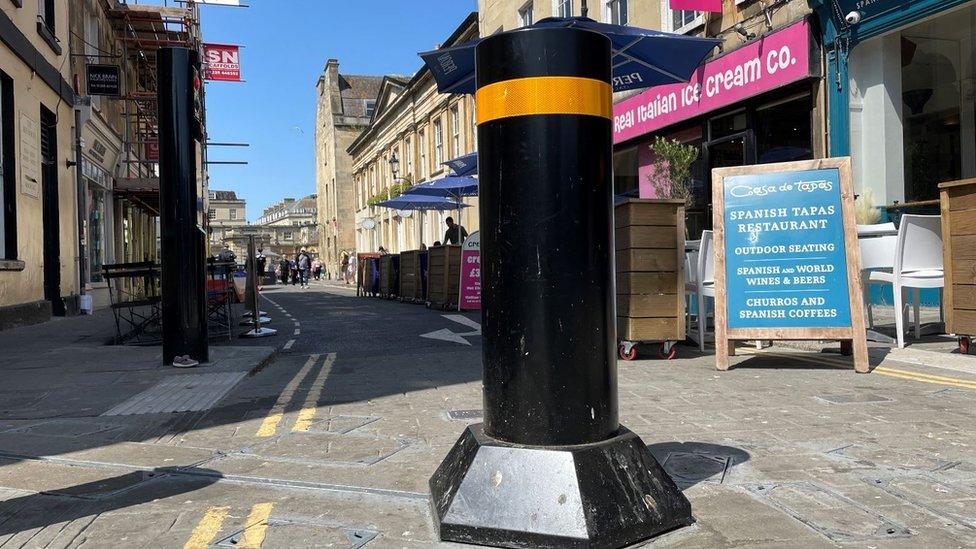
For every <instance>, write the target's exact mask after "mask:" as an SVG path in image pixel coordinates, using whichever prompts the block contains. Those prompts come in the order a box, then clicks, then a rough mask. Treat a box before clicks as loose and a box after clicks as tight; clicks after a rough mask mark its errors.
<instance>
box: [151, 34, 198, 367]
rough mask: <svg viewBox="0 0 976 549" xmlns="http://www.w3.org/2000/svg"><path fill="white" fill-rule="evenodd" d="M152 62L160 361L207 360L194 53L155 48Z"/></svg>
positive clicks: (181, 49) (169, 362)
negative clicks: (156, 115) (155, 112)
mask: <svg viewBox="0 0 976 549" xmlns="http://www.w3.org/2000/svg"><path fill="white" fill-rule="evenodd" d="M156 65H157V82H158V86H159V90H158V100H159V202H160V208H159V228H160V253H161V263H162V267H161V269H162V273H161V278H162V324H163V363H164V364H172V363H173V359H174V358H176V357H178V356H183V355H189V356H190V357H191V358H192V359H194V360H196V361H198V362H207V360H209V344H208V341H207V266H206V252H205V250H206V233H205V232H204V229H203V227H202V225H201V224H202V223H203V221H202V219H203V217H202V216H203V213H204V212H202V211H200V210H201V204H202V202H201V201H202V199H203V197H201V196H199V194H198V192H197V169H198V166H197V160H196V159H197V154H196V150H195V147H198V146H199V141H198V140H197V138H198V137H199V136H195V135H194V134H195V133H196V132H194V127H193V126H194V110H193V94H194V89H193V70H194V65H196V54H194V53H192V52H190V50H188V49H186V48H161V49H160V50H159V53H158V54H157V60H156Z"/></svg>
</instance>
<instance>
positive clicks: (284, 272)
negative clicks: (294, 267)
mask: <svg viewBox="0 0 976 549" xmlns="http://www.w3.org/2000/svg"><path fill="white" fill-rule="evenodd" d="M288 270H289V266H288V260H287V259H285V258H284V257H282V258H281V261H279V262H278V277H279V278H280V279H281V283H282V284H285V285H287V284H288Z"/></svg>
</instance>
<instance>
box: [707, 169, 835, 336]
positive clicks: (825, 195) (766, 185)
mask: <svg viewBox="0 0 976 549" xmlns="http://www.w3.org/2000/svg"><path fill="white" fill-rule="evenodd" d="M724 190H725V252H726V254H725V275H726V278H725V279H726V286H727V288H728V326H729V327H730V328H770V327H785V328H826V327H831V328H839V327H845V326H846V327H849V326H850V325H851V307H850V289H849V288H848V284H847V249H846V246H845V243H844V218H843V214H842V208H841V197H840V174H839V172H838V170H836V169H826V170H804V171H795V172H780V173H761V174H752V175H736V176H731V177H726V178H725V180H724Z"/></svg>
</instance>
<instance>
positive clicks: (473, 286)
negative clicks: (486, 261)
mask: <svg viewBox="0 0 976 549" xmlns="http://www.w3.org/2000/svg"><path fill="white" fill-rule="evenodd" d="M459 294H460V301H459V303H458V310H461V311H464V310H477V309H480V308H481V233H480V231H475V232H474V233H472V234H471V235H470V236H468V238H467V240H465V241H464V244H462V245H461V286H460V292H459Z"/></svg>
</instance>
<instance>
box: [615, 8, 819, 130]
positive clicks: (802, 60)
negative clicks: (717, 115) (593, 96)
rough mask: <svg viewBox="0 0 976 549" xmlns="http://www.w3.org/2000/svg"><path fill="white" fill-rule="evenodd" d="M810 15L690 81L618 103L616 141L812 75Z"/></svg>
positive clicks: (726, 57) (700, 69) (713, 64)
mask: <svg viewBox="0 0 976 549" xmlns="http://www.w3.org/2000/svg"><path fill="white" fill-rule="evenodd" d="M810 48H811V44H810V24H809V23H808V22H807V21H806V20H805V19H804V20H802V21H798V22H797V23H794V24H793V25H790V26H789V27H786V28H784V29H781V30H779V31H776V32H774V33H772V34H770V35H769V36H766V37H765V38H762V39H760V40H756V41H754V42H751V43H748V44H746V45H744V46H742V47H740V48H739V49H736V50H733V51H731V52H729V53H728V54H726V55H723V56H722V57H719V58H718V59H715V60H713V61H709V62H708V63H705V64H704V65H702V66H701V67H698V70H696V71H695V73H694V74H693V75H692V76H691V79H690V80H689V81H688V82H687V83H680V84H670V85H667V86H656V87H654V88H651V89H649V90H647V91H645V92H644V93H641V94H639V95H636V96H634V97H631V98H629V99H626V100H624V101H621V102H620V103H617V104H616V105H614V106H613V142H614V143H621V142H623V141H627V140H628V139H633V138H635V137H638V136H641V135H645V134H648V133H651V132H653V131H655V130H658V129H660V128H663V127H665V126H669V125H671V124H674V123H676V122H681V121H682V120H687V119H690V118H694V117H696V116H699V115H702V114H705V113H707V112H710V111H713V110H716V109H719V108H722V107H725V106H728V105H731V104H733V103H737V102H739V101H742V100H745V99H748V98H750V97H752V96H755V95H759V94H761V93H764V92H767V91H770V90H773V89H776V88H779V87H781V86H784V85H786V84H789V83H791V82H795V81H797V80H801V79H803V78H806V77H808V76H811V74H810V73H811V55H810Z"/></svg>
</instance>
